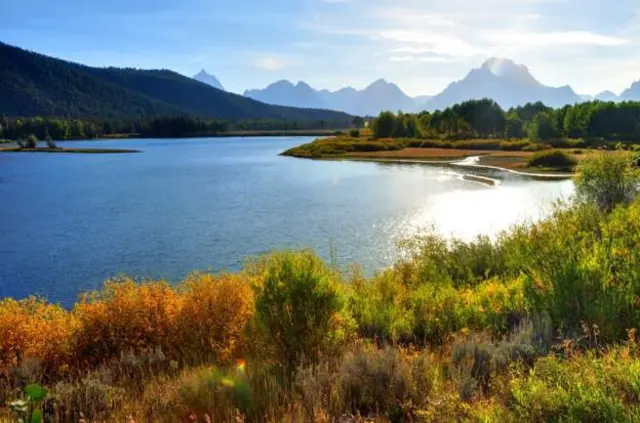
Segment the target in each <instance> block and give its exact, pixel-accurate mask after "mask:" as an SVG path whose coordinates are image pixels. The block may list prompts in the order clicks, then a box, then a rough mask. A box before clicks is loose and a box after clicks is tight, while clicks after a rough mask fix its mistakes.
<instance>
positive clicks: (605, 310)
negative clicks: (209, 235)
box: [0, 152, 640, 422]
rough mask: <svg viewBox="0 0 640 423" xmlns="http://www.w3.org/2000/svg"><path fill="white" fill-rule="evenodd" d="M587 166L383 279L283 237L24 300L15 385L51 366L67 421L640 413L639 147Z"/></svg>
mask: <svg viewBox="0 0 640 423" xmlns="http://www.w3.org/2000/svg"><path fill="white" fill-rule="evenodd" d="M618 162H619V164H618ZM579 168H580V169H579V170H580V172H579V174H580V176H579V179H578V182H577V191H578V195H577V196H576V199H575V200H574V201H572V202H571V203H567V204H562V205H558V207H557V208H556V210H555V212H554V213H552V215H551V216H549V217H548V218H547V219H546V220H544V221H542V222H540V223H537V224H522V225H519V226H517V227H514V228H512V229H511V230H509V231H507V232H504V233H503V234H501V235H500V236H499V237H498V238H497V239H495V240H492V239H489V238H486V237H478V238H477V239H475V240H474V241H471V242H462V241H458V240H450V239H447V238H443V237H441V236H439V235H437V234H426V235H423V236H421V237H418V238H415V239H411V240H408V241H406V242H404V243H402V245H401V246H400V247H401V250H402V259H401V260H399V261H398V262H397V263H396V264H395V265H393V266H392V267H390V268H388V269H386V270H384V271H380V272H378V273H376V274H374V275H373V276H370V277H369V276H366V275H365V274H364V273H363V271H362V270H361V269H360V268H359V267H357V266H354V267H351V268H349V269H348V270H340V269H338V268H337V267H336V266H334V265H329V264H327V263H325V262H324V261H323V260H322V259H320V258H319V257H317V256H316V255H315V254H314V253H313V252H312V251H302V252H279V253H273V254H269V255H266V256H263V257H258V258H254V259H251V260H249V261H248V262H247V264H246V265H245V267H244V268H243V270H242V271H240V272H237V273H219V274H207V273H195V274H193V275H190V276H189V277H187V278H186V279H185V280H184V281H183V282H181V283H179V284H176V285H170V284H167V283H165V282H162V281H148V282H144V283H136V282H134V281H133V280H131V279H128V278H123V279H119V280H114V281H110V282H107V283H106V284H105V286H104V288H103V289H102V290H101V291H99V292H95V293H90V294H86V295H83V296H82V297H81V299H80V300H79V301H78V303H77V304H75V306H74V307H73V308H71V309H64V308H62V307H60V306H58V305H55V304H51V303H48V302H47V301H45V300H44V299H40V298H29V299H26V300H14V299H10V298H6V299H4V300H2V301H1V302H0V339H1V340H2V342H1V343H0V397H1V398H0V403H2V404H6V403H9V402H11V401H15V400H16V399H21V398H27V399H29V398H31V397H30V396H29V394H28V391H29V389H33V388H29V389H27V388H28V387H29V386H31V385H32V384H34V383H37V384H39V385H40V386H44V387H46V388H47V392H46V396H45V397H44V398H43V399H42V400H41V401H38V402H29V403H27V404H28V405H27V406H26V407H30V410H29V411H31V409H33V410H38V412H39V413H41V416H42V419H43V421H52V422H57V421H87V422H88V421H100V422H102V421H129V422H130V421H135V422H153V421H158V422H164V421H166V422H175V421H190V422H193V421H198V422H213V421H215V422H238V421H247V422H356V421H360V422H364V421H369V422H371V421H380V422H403V421H406V422H431V421H433V422H439V421H473V422H476V421H482V422H509V421H527V422H528V421H532V422H550V421H567V422H570V421H576V422H577V421H581V422H619V421H638V420H640V358H639V356H640V344H639V343H638V340H637V339H636V329H637V328H638V326H639V325H640V248H638V246H640V198H638V196H637V188H638V184H639V183H640V175H639V174H638V169H637V168H636V167H634V165H633V162H632V157H631V155H630V153H622V152H621V153H616V155H615V156H612V155H606V156H605V155H601V154H600V153H596V154H594V155H593V156H590V157H588V158H587V159H585V160H584V161H583V162H581V163H580V165H579ZM603 174H604V175H605V176H606V177H603V176H602V175H603ZM611 181H615V184H614V185H615V186H616V187H618V188H619V191H616V193H615V195H611V196H608V195H605V196H604V197H603V192H604V191H602V185H603V184H604V185H605V186H608V185H607V184H610V183H612V182H611ZM608 192H609V191H608V190H606V193H608ZM602 204H608V205H609V206H610V207H602ZM25 389H27V390H26V391H25ZM2 413H4V414H3V415H4V416H6V417H7V418H9V416H11V415H12V414H11V413H12V411H11V409H10V408H9V407H6V408H4V409H3V411H2ZM13 413H14V414H15V413H16V411H15V410H14V411H13Z"/></svg>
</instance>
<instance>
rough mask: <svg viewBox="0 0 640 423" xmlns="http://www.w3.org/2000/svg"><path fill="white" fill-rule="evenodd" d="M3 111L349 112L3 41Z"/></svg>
mask: <svg viewBox="0 0 640 423" xmlns="http://www.w3.org/2000/svg"><path fill="white" fill-rule="evenodd" d="M0 113H2V114H5V115H8V116H25V117H29V116H60V117H85V118H86V117H101V118H103V117H109V118H112V117H154V116H175V115H196V116H201V117H208V118H218V119H237V120H241V119H281V120H295V121H312V120H313V121H318V120H323V121H326V122H331V123H332V124H334V125H336V124H338V123H340V124H343V125H348V123H349V122H350V120H351V119H350V117H349V116H348V115H347V114H346V113H340V112H333V111H329V110H316V109H296V108H291V107H281V106H271V105H267V104H264V103H260V102H258V101H255V100H251V99H248V98H245V97H242V96H239V95H236V94H232V93H227V92H223V91H220V90H217V89H215V88H213V87H211V86H209V85H206V84H204V83H201V82H199V81H195V80H193V79H191V78H188V77H186V76H183V75H180V74H178V73H176V72H173V71H169V70H139V69H129V68H126V69H121V68H93V67H89V66H84V65H80V64H76V63H71V62H67V61H64V60H60V59H56V58H52V57H48V56H45V55H41V54H37V53H33V52H29V51H26V50H23V49H20V48H17V47H14V46H10V45H8V44H3V43H0Z"/></svg>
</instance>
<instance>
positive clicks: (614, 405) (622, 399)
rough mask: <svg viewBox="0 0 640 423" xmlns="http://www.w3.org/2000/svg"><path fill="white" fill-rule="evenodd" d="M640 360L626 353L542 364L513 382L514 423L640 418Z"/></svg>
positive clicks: (511, 408)
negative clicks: (524, 422) (517, 422)
mask: <svg viewBox="0 0 640 423" xmlns="http://www.w3.org/2000/svg"><path fill="white" fill-rule="evenodd" d="M639 382H640V361H638V360H637V359H632V358H629V357H625V356H624V355H622V354H619V353H616V352H615V351H614V352H613V353H609V354H608V356H607V357H597V356H596V355H595V354H591V353H589V354H587V355H585V356H578V357H575V358H573V359H571V360H559V359H557V358H554V357H548V358H543V359H540V360H539V361H537V362H536V364H535V366H534V368H533V370H532V371H520V372H519V375H517V376H516V377H515V378H514V379H513V380H511V381H510V383H509V390H510V398H509V402H508V408H509V411H510V416H511V418H512V419H513V421H531V422H534V421H535V422H540V421H547V422H550V421H566V422H628V421H638V419H639V418H640V406H639V405H638V404H639V403H640V402H639V401H640V383H639Z"/></svg>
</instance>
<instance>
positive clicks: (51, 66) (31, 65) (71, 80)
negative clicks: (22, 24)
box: [0, 43, 183, 117]
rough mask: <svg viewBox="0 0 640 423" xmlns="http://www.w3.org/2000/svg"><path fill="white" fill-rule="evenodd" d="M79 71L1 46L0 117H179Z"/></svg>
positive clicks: (173, 109) (80, 68) (173, 110)
mask: <svg viewBox="0 0 640 423" xmlns="http://www.w3.org/2000/svg"><path fill="white" fill-rule="evenodd" d="M84 69H86V68H85V67H83V66H80V65H76V64H73V63H68V62H64V61H62V60H58V59H54V58H50V57H47V56H43V55H40V54H36V53H31V52H28V51H25V50H22V49H19V48H15V47H12V46H9V45H7V44H3V43H0V113H3V114H5V115H9V116H35V115H44V116H75V117H80V116H108V117H113V116H160V115H170V114H181V113H183V112H182V111H181V110H180V109H179V108H177V107H175V106H172V105H169V104H162V103H160V102H158V101H156V100H153V99H151V98H149V97H147V96H145V95H143V94H140V93H136V92H135V91H131V90H128V89H125V88H122V87H119V86H117V85H114V84H111V83H109V82H107V81H104V80H101V79H98V78H96V77H94V76H93V75H91V74H90V73H87V72H83V70H84Z"/></svg>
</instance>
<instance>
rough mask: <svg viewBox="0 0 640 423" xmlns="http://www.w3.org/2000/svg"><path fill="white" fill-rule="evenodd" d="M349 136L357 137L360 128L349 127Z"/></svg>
mask: <svg viewBox="0 0 640 423" xmlns="http://www.w3.org/2000/svg"><path fill="white" fill-rule="evenodd" d="M349 136H350V137H351V138H358V137H359V136H360V130H359V129H351V130H349Z"/></svg>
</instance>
